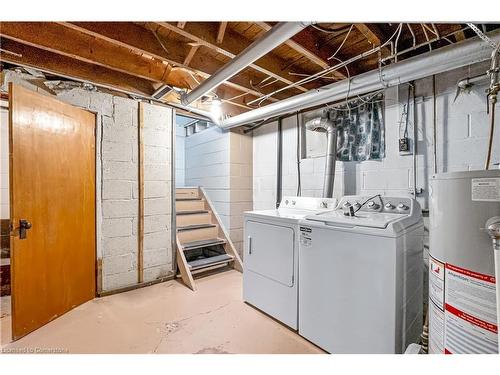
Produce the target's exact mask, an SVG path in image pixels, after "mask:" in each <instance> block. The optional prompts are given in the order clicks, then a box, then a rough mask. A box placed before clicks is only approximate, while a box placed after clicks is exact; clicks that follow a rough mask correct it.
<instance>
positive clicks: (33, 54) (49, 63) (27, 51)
mask: <svg viewBox="0 0 500 375" xmlns="http://www.w3.org/2000/svg"><path fill="white" fill-rule="evenodd" d="M0 43H1V45H2V51H1V52H0V58H1V60H2V61H5V62H9V63H12V64H17V65H21V66H28V67H32V68H38V69H40V70H42V71H45V72H47V73H52V74H54V75H60V76H63V77H67V78H74V79H79V80H82V81H86V82H94V83H96V84H100V85H103V86H107V87H111V88H115V89H118V90H124V91H127V92H132V93H137V94H139V95H146V96H149V95H151V94H152V93H153V92H154V87H153V84H152V82H150V81H148V80H145V79H142V78H138V77H135V76H132V75H129V74H124V73H121V72H117V71H115V70H111V69H108V68H105V67H102V66H99V65H94V64H90V63H86V62H83V61H78V60H75V59H72V58H70V57H66V56H63V55H60V54H57V53H54V52H50V51H47V50H42V49H39V48H35V47H31V46H27V45H25V44H21V43H19V42H16V41H13V40H9V39H5V38H0ZM5 51H9V52H11V53H6V52H5Z"/></svg>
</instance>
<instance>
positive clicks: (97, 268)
mask: <svg viewBox="0 0 500 375" xmlns="http://www.w3.org/2000/svg"><path fill="white" fill-rule="evenodd" d="M13 85H14V83H13V82H9V85H8V86H9V92H8V94H7V101H8V118H9V122H8V137H9V168H8V173H9V223H10V228H9V232H10V236H9V248H10V274H11V277H10V279H11V339H12V342H14V341H17V340H19V339H21V338H22V337H25V336H27V335H29V334H30V333H32V332H35V331H36V330H37V329H39V328H37V329H35V330H34V331H32V332H29V333H27V334H26V335H24V336H21V337H14V329H13V325H14V319H13V316H14V303H13V298H12V297H13V295H14V288H12V285H13V280H14V278H15V272H13V271H14V269H13V267H12V264H13V262H12V260H13V254H14V237H15V232H14V222H13V207H14V205H13V200H14V199H13V191H14V190H13V178H12V176H13V118H12V116H13V111H12V106H11V100H12V86H13ZM18 86H20V87H22V88H23V89H25V90H30V91H33V92H35V93H37V94H39V93H38V91H35V90H33V89H32V88H29V87H25V86H23V85H18ZM39 95H44V94H39ZM50 98H52V99H55V100H57V101H59V102H61V103H64V104H66V105H70V106H73V107H75V108H78V109H80V110H83V111H86V112H89V113H91V114H92V115H93V116H94V126H93V132H92V133H93V139H94V141H93V144H94V187H93V188H94V212H95V215H94V230H95V238H94V255H95V263H94V298H96V297H98V296H99V293H100V292H101V290H102V267H101V265H102V256H100V254H99V253H100V252H99V250H100V245H99V243H100V241H98V238H100V235H101V226H102V225H101V224H102V223H101V221H98V218H99V217H101V199H100V194H98V190H97V186H98V185H99V186H100V185H101V184H102V160H101V156H102V155H101V147H98V146H99V145H98V143H97V139H98V136H99V139H100V138H101V137H102V134H101V133H102V130H101V129H100V126H98V125H100V124H101V118H100V116H99V114H98V112H95V111H91V110H89V109H88V108H82V107H80V106H76V105H73V104H70V103H67V102H65V101H62V100H61V99H59V98H57V97H56V96H52V95H50ZM101 143H102V142H101ZM99 162H100V163H99ZM99 164H101V165H99ZM99 166H100V168H99ZM69 311H71V310H69ZM69 311H67V312H69ZM67 312H65V313H64V314H66V313H67ZM64 314H63V315H64ZM61 316H62V315H58V316H57V317H55V318H53V319H51V320H50V321H48V322H47V323H45V324H44V325H46V324H48V323H50V322H52V321H53V320H55V319H57V318H59V317H61ZM42 327H43V326H42ZM40 328H41V327H40Z"/></svg>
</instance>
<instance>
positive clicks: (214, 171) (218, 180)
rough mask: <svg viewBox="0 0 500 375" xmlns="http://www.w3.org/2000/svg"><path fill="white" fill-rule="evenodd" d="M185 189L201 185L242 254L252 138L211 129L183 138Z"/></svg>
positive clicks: (249, 203) (249, 192) (248, 206)
mask: <svg viewBox="0 0 500 375" xmlns="http://www.w3.org/2000/svg"><path fill="white" fill-rule="evenodd" d="M185 160H186V169H185V174H186V186H203V187H204V188H205V189H206V191H207V194H208V196H209V198H210V199H211V200H212V202H213V204H214V207H215V209H216V211H217V213H218V215H219V217H220V218H221V221H222V224H223V225H224V227H225V228H226V230H228V232H229V236H230V238H231V241H233V244H234V246H235V248H236V250H237V251H238V252H239V253H240V255H241V253H242V251H241V249H242V241H243V212H244V211H248V210H251V209H252V137H251V136H249V135H243V134H242V133H240V132H229V131H222V130H221V129H219V128H218V127H215V126H213V127H210V128H208V129H207V130H204V131H202V132H200V133H196V134H193V135H191V136H189V137H186V138H185Z"/></svg>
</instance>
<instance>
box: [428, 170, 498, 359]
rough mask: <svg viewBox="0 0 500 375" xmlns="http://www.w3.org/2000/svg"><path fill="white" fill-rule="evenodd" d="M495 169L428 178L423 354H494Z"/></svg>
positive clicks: (496, 345) (496, 213)
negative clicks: (491, 229)
mask: <svg viewBox="0 0 500 375" xmlns="http://www.w3.org/2000/svg"><path fill="white" fill-rule="evenodd" d="M494 216H500V170H489V171H470V172H452V173H443V174H437V175H434V176H433V177H432V179H431V182H430V227H429V232H430V233H429V236H430V238H429V252H430V257H429V353H451V354H455V353H457V354H458V353H497V352H498V323H497V314H496V295H495V290H496V288H495V266H494V255H493V246H492V241H491V238H490V236H489V235H488V233H487V232H486V230H485V225H486V221H487V220H488V219H490V218H491V217H494Z"/></svg>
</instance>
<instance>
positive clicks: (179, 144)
mask: <svg viewBox="0 0 500 375" xmlns="http://www.w3.org/2000/svg"><path fill="white" fill-rule="evenodd" d="M177 118H179V116H176V124H175V186H184V185H185V183H186V175H185V169H186V166H185V163H186V156H185V145H184V142H185V139H186V130H185V129H184V126H183V125H182V124H179V123H177Z"/></svg>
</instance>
